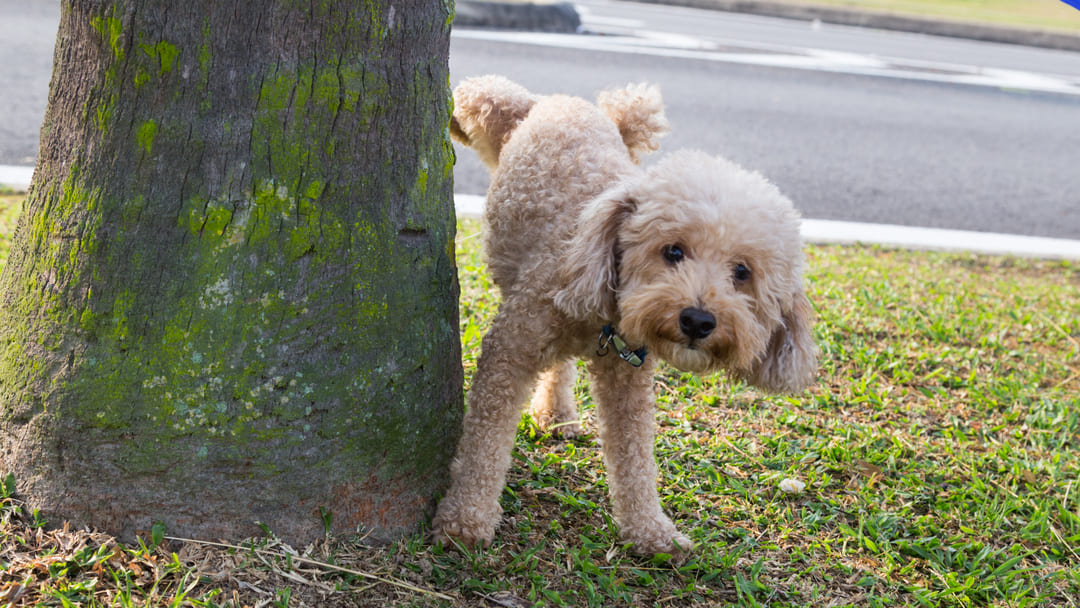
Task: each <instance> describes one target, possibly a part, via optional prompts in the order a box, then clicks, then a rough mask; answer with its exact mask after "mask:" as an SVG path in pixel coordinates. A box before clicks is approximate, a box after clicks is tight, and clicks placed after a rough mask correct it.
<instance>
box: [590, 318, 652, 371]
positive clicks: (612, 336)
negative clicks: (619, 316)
mask: <svg viewBox="0 0 1080 608" xmlns="http://www.w3.org/2000/svg"><path fill="white" fill-rule="evenodd" d="M611 347H614V348H615V352H617V353H618V354H619V358H620V359H622V360H623V361H626V362H627V363H629V364H630V365H632V366H634V367H641V366H642V365H644V364H645V356H646V355H648V354H649V351H648V349H646V348H645V347H644V346H642V347H641V348H638V349H636V350H635V349H631V348H630V347H629V346H628V345H627V344H626V341H625V340H623V339H622V336H620V335H619V334H617V333H615V328H614V327H612V326H611V325H605V326H604V327H603V328H602V329H601V330H600V340H599V342H598V344H597V348H596V354H597V356H600V357H603V356H604V355H607V354H608V351H609V350H610V348H611Z"/></svg>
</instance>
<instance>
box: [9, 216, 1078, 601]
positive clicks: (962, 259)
mask: <svg viewBox="0 0 1080 608" xmlns="http://www.w3.org/2000/svg"><path fill="white" fill-rule="evenodd" d="M2 204H3V203H0V205H2ZM0 217H3V213H2V209H0ZM478 232H479V226H478V223H477V222H475V221H471V220H466V221H463V222H462V223H461V224H460V226H459V236H458V239H457V251H458V263H459V274H460V281H461V288H462V299H461V311H462V321H461V324H462V340H463V349H464V353H465V354H464V359H463V360H464V364H465V367H466V376H467V377H469V376H471V373H472V371H473V369H474V367H475V361H476V358H477V356H478V351H479V345H480V338H481V336H482V335H483V333H484V329H485V327H486V326H487V324H488V323H489V321H490V319H491V317H492V315H493V314H494V312H495V310H496V308H497V296H496V294H495V291H494V289H493V286H492V285H491V283H490V280H489V278H488V277H487V275H486V274H485V270H484V266H483V264H482V263H481V261H480V255H479V241H480V239H479V238H478ZM807 252H808V258H809V259H808V268H809V275H808V285H809V291H810V298H811V300H812V301H813V302H814V305H815V307H816V310H817V316H818V321H817V325H816V335H817V339H818V341H819V343H820V345H821V347H822V350H823V353H824V357H823V364H822V368H821V374H820V379H819V381H818V383H817V384H816V386H814V387H813V388H812V389H811V390H809V391H807V392H806V393H804V394H801V395H798V396H794V397H768V396H764V395H762V394H760V393H758V392H757V391H755V390H753V389H751V388H748V387H747V386H745V385H742V384H738V383H734V382H732V381H729V380H727V379H726V378H724V377H722V376H711V377H705V378H698V377H694V376H690V375H686V374H682V373H680V372H678V371H677V370H674V369H672V368H669V367H661V368H660V370H659V373H658V376H657V384H656V390H657V401H658V411H657V421H658V424H659V433H658V439H657V450H656V451H657V457H658V462H659V465H660V469H661V473H662V480H661V492H662V495H663V501H664V504H665V506H666V508H667V510H668V512H669V513H670V514H671V515H672V517H673V519H675V521H676V523H677V525H679V526H680V527H681V528H682V529H683V530H684V531H686V532H687V533H688V534H689V536H690V537H691V538H692V539H693V540H694V541H695V543H696V544H697V548H696V550H695V553H694V554H693V556H692V557H691V558H690V559H689V560H687V561H686V562H685V563H682V564H673V563H670V562H666V561H665V560H663V559H656V560H652V559H647V558H640V557H635V556H633V555H630V554H628V553H627V552H626V551H624V550H623V548H622V547H621V546H620V543H619V541H618V537H617V531H616V528H615V526H614V523H613V521H612V516H611V511H610V502H609V500H608V498H607V496H606V491H607V488H606V479H605V477H604V473H603V467H602V463H601V458H600V450H599V446H598V445H597V443H596V440H595V437H594V436H591V435H590V436H587V437H585V438H582V439H578V440H574V441H560V440H553V439H552V438H550V437H547V436H544V435H542V434H540V433H538V432H537V431H536V429H535V427H533V426H532V425H531V424H530V422H529V421H528V419H525V420H523V421H522V424H521V427H520V429H519V433H518V439H517V445H516V449H515V451H514V459H513V468H512V470H511V472H510V474H509V484H508V486H507V489H506V490H505V492H504V493H503V495H502V504H503V507H504V508H505V511H506V513H505V516H504V518H503V521H502V523H501V524H500V526H499V529H498V531H497V538H496V543H495V545H494V546H493V547H492V548H491V549H489V550H486V551H481V552H477V553H471V554H461V553H457V552H444V551H442V550H439V549H436V548H433V547H431V546H429V545H428V544H427V543H426V542H425V540H424V537H423V535H422V534H416V535H413V536H409V537H406V538H403V539H401V540H400V541H398V542H396V543H393V544H391V545H388V546H379V547H373V546H368V545H367V544H366V543H365V542H364V540H363V538H362V537H360V536H357V537H353V538H340V539H326V540H325V541H323V542H320V543H316V544H315V545H313V546H311V547H307V548H304V549H303V550H299V551H298V550H294V549H292V548H289V547H287V546H285V545H282V544H281V543H280V542H277V541H275V540H273V539H261V540H254V541H247V542H245V543H239V544H238V545H237V546H231V547H230V546H219V545H214V544H207V543H198V542H182V541H179V540H170V539H169V538H168V537H167V536H165V533H164V532H162V531H157V533H156V536H154V537H152V538H150V539H146V540H145V541H144V542H142V543H140V544H138V545H137V546H123V545H120V544H118V543H116V542H115V541H114V540H112V539H110V538H109V537H106V536H103V535H98V534H94V533H90V532H86V531H77V530H66V529H63V528H62V529H60V530H52V531H47V530H46V529H44V528H42V527H41V522H40V521H37V518H35V516H34V514H33V513H28V512H27V510H26V509H25V507H23V506H21V504H20V503H19V502H18V501H17V500H16V498H17V497H15V496H12V495H11V492H10V491H9V487H10V486H9V485H8V484H7V483H5V484H4V485H3V486H2V488H3V490H4V491H3V501H2V502H3V506H2V508H0V513H3V516H4V519H3V521H2V523H0V604H4V603H5V602H7V603H10V604H11V605H15V606H22V605H46V606H136V605H140V606H141V605H155V606H233V607H237V608H239V607H240V606H320V607H321V606H415V607H428V606H431V607H434V606H509V607H518V606H574V607H583V606H604V607H613V606H614V607H618V606H671V607H675V606H716V605H734V606H826V605H830V606H860V607H862V606H890V605H922V606H1075V605H1077V604H1078V603H1080V599H1078V598H1080V555H1078V551H1080V407H1078V406H1080V317H1078V315H1077V314H1076V311H1077V310H1080V267H1078V266H1077V265H1075V264H1071V263H1066V262H1046V261H1031V260H1022V259H1015V258H1008V257H983V256H973V255H956V254H938V253H925V252H919V253H915V252H905V251H896V250H888V249H880V248H874V247H839V246H816V247H809V248H808V249H807ZM578 394H579V397H580V400H581V402H582V404H583V412H584V416H585V417H586V419H587V421H588V422H587V428H594V427H592V420H591V417H592V404H591V401H590V399H589V395H588V390H587V387H586V386H584V384H582V385H581V386H579V387H578ZM785 478H790V479H797V480H801V481H803V482H805V483H806V489H805V490H804V491H803V492H801V493H797V494H788V493H784V492H782V491H780V489H779V484H780V481H781V480H783V479H785Z"/></svg>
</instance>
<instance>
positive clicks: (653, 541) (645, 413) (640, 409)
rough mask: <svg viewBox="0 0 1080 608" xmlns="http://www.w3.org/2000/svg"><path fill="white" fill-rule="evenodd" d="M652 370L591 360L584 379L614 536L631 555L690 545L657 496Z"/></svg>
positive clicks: (614, 361) (680, 549)
mask: <svg viewBox="0 0 1080 608" xmlns="http://www.w3.org/2000/svg"><path fill="white" fill-rule="evenodd" d="M653 368H654V365H653V364H652V363H651V362H648V361H647V362H646V363H645V365H643V366H641V367H632V366H631V365H630V364H628V363H627V362H625V361H623V360H621V359H619V357H617V356H614V355H608V356H606V357H596V358H593V359H592V361H590V363H589V374H590V377H591V381H592V395H593V399H594V400H595V401H596V410H597V424H598V427H599V434H600V441H601V443H602V446H603V450H604V465H605V467H606V468H607V475H608V486H609V487H610V491H611V502H612V504H613V506H614V511H615V520H616V521H617V522H618V524H619V535H620V537H621V538H622V540H623V542H627V543H632V544H633V547H631V549H632V550H633V551H634V552H636V553H641V554H644V555H654V554H656V553H671V554H679V553H682V552H685V551H689V550H690V549H691V547H692V546H693V543H691V542H690V539H689V538H687V537H686V536H684V535H683V534H681V533H680V532H679V531H678V529H676V528H675V524H673V523H672V522H671V519H669V518H668V516H667V515H665V514H664V511H663V508H662V507H661V506H660V496H659V494H658V493H657V491H656V477H657V468H656V460H655V458H654V456H653V443H654V441H655V437H656V420H655V416H656V413H655V409H656V404H655V400H654V398H653Z"/></svg>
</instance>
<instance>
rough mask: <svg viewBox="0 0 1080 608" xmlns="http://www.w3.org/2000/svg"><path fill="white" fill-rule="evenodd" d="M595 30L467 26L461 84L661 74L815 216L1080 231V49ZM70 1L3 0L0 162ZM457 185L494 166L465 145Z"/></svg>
mask: <svg viewBox="0 0 1080 608" xmlns="http://www.w3.org/2000/svg"><path fill="white" fill-rule="evenodd" d="M579 6H580V7H581V12H582V15H583V20H584V23H585V26H586V28H587V29H588V30H590V31H591V33H589V34H582V35H577V36H543V35H534V34H526V33H521V32H510V33H503V32H491V31H481V30H466V29H464V28H461V29H459V30H457V31H455V33H454V36H453V38H452V42H451V57H450V67H451V80H452V81H453V82H457V81H458V80H460V79H462V78H464V77H467V76H470V75H476V74H485V73H501V74H505V75H508V76H510V77H511V78H513V79H516V80H518V81H519V82H521V83H522V84H524V85H526V86H528V87H529V88H530V89H533V90H535V91H538V92H541V93H553V92H565V93H572V94H577V95H583V96H586V97H591V96H593V94H594V93H595V92H596V91H597V90H599V89H602V88H605V87H608V86H612V85H618V84H622V83H626V82H631V81H641V80H645V81H650V82H654V83H657V84H659V85H660V86H661V87H662V89H663V91H664V96H665V99H666V100H667V105H668V116H669V118H670V120H671V122H672V127H673V130H672V133H671V135H670V136H669V137H668V138H666V139H665V140H664V148H665V149H675V148H679V147H695V148H701V149H704V150H707V151H709V152H712V153H716V154H722V155H725V156H728V157H729V158H732V159H733V160H735V161H737V162H739V163H741V164H743V165H745V166H747V167H750V168H753V169H756V170H759V171H761V172H762V173H764V174H765V175H767V176H768V177H770V178H771V179H772V180H773V181H775V182H776V183H777V184H778V185H779V186H780V187H781V189H782V190H784V191H785V192H786V193H787V194H788V195H789V196H790V197H791V198H792V199H793V200H794V201H795V202H796V205H797V206H798V207H799V208H800V209H801V210H802V212H803V214H804V216H806V217H809V218H816V219H836V220H849V221H859V222H879V223H888V224H901V225H909V226H926V227H940V228H953V229H962V230H977V231H989V232H1003V233H1013V234H1024V235H1035V236H1050V237H1058V238H1069V239H1078V238H1080V171H1077V170H1076V164H1077V160H1078V158H1080V152H1078V151H1080V128H1077V127H1078V126H1080V53H1067V52H1061V51H1048V50H1042V49H1029V48H1024V47H1017V46H1009V45H999V44H987V43H978V42H971V41H964V40H954V39H945V38H933V37H926V36H918V35H910V34H901V33H895V32H880V31H873V30H865V29H859V28H847V27H839V26H830V25H824V26H817V27H813V26H811V25H810V24H807V23H805V22H798V21H788V20H783V19H769V18H761V17H751V16H746V15H737V14H727V13H716V12H709V11H697V10H693V9H680V8H674V7H660V6H655V5H644V4H633V3H622V2H615V1H605V0H584V1H583V2H582V3H580V4H579ZM58 17H59V11H58V10H57V9H56V7H55V6H54V3H53V2H49V1H44V0H22V1H20V0H0V76H2V78H3V81H4V82H5V83H6V85H7V86H6V87H5V89H6V91H7V93H6V94H5V99H4V102H3V105H4V106H5V107H4V111H2V112H0V164H30V163H32V160H33V158H34V157H35V156H36V152H37V151H36V146H37V140H38V132H37V131H38V127H37V126H38V125H39V124H40V122H41V116H42V115H43V113H44V107H45V102H46V96H47V86H48V78H49V75H48V71H49V69H50V65H51V49H52V41H53V40H54V39H55V30H56V22H57V20H58ZM458 156H459V164H458V167H457V169H456V170H455V178H456V181H457V187H456V190H457V192H459V193H464V194H482V193H483V192H484V191H485V189H486V184H487V175H486V172H485V171H484V169H483V167H482V166H481V165H480V163H479V162H478V161H477V160H476V158H475V155H473V154H472V153H471V152H470V151H468V150H459V154H458Z"/></svg>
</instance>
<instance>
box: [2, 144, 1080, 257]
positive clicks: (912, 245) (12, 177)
mask: <svg viewBox="0 0 1080 608" xmlns="http://www.w3.org/2000/svg"><path fill="white" fill-rule="evenodd" d="M33 173H34V168H33V167H9V166H3V165H0V186H8V187H11V188H15V189H16V190H26V188H28V187H29V186H30V179H31V178H32V177H33ZM486 200H487V197H486V196H482V195H477V194H455V195H454V208H455V210H456V212H457V214H458V215H459V216H462V217H480V216H481V215H483V213H484V204H485V202H486ZM802 234H803V239H804V240H805V241H806V242H807V243H825V244H836V245H855V244H863V245H881V246H884V247H897V248H902V249H924V250H930V251H967V252H971V253H980V254H986V255H1012V256H1018V257H1029V258H1043V259H1050V260H1073V261H1080V240H1070V239H1054V238H1047V237H1039V236H1024V235H1017V234H997V233H992V232H972V231H967V230H945V229H941V228H917V227H914V226H896V225H892V224H865V223H860V222H841V221H834V220H814V219H806V218H804V219H803V220H802Z"/></svg>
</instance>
